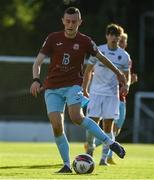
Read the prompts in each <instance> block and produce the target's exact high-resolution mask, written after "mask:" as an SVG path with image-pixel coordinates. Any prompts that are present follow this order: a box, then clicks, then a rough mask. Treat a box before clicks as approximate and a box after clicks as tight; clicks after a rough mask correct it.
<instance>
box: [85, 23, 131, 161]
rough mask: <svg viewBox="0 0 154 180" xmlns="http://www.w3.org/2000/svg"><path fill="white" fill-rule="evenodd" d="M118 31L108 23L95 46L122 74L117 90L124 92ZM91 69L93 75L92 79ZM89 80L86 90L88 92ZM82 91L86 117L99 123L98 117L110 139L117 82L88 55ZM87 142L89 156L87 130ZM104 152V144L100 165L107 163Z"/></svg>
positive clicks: (125, 57) (124, 58)
mask: <svg viewBox="0 0 154 180" xmlns="http://www.w3.org/2000/svg"><path fill="white" fill-rule="evenodd" d="M122 33H123V28H122V27H121V26H118V25H117V24H109V25H108V26H107V27H106V39H107V44H103V45H100V46H99V47H98V48H99V50H100V51H101V52H102V53H103V54H104V55H105V56H107V57H108V58H109V59H110V60H111V61H112V63H113V64H114V65H115V66H116V67H118V68H119V69H120V70H121V71H123V73H124V74H125V77H126V79H127V84H126V85H125V86H122V88H121V93H122V94H123V95H126V94H127V93H128V91H129V85H130V68H129V65H130V57H129V54H128V53H127V52H126V51H125V50H123V49H121V48H120V47H119V46H118V43H119V40H120V36H121V34H122ZM93 71H94V75H93V78H92V73H93ZM91 78H92V81H91ZM90 82H91V85H90V93H88V89H89V84H90ZM83 92H84V95H85V96H87V97H88V96H89V100H90V101H89V104H88V107H87V116H88V117H90V118H92V119H93V120H94V121H95V122H96V123H99V121H100V119H102V118H103V130H104V131H105V132H106V134H107V135H108V136H109V137H110V138H111V139H113V140H114V139H115V138H114V134H113V124H114V119H117V118H118V117H119V116H118V115H119V83H118V81H117V78H116V76H115V75H114V74H113V73H112V72H111V71H110V70H109V69H108V68H107V67H106V66H105V65H103V64H102V63H100V62H99V61H98V60H97V58H94V57H92V56H91V57H90V59H89V60H88V65H87V67H86V70H85V73H84V81H83ZM87 143H88V146H87V151H86V153H88V154H90V155H93V150H94V136H93V135H92V134H90V133H89V132H87ZM108 152H109V148H108V147H107V146H106V145H104V146H103V157H102V158H101V161H100V165H107V162H106V161H107V155H108Z"/></svg>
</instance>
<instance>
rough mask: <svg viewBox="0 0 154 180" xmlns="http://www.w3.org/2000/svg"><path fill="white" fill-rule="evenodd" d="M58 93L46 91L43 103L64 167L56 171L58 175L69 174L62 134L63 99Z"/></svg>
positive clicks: (68, 162) (67, 153) (63, 133)
mask: <svg viewBox="0 0 154 180" xmlns="http://www.w3.org/2000/svg"><path fill="white" fill-rule="evenodd" d="M58 93H59V92H58V91H56V90H46V91H45V102H46V106H47V112H48V117H49V120H50V122H51V125H52V128H53V132H54V136H55V142H56V145H57V147H58V150H59V153H60V155H61V158H62V160H63V163H64V166H63V167H62V169H60V171H58V173H71V172H72V170H71V168H70V157H69V143H68V140H67V137H66V135H65V132H64V118H63V111H64V104H65V99H64V98H63V97H62V96H61V94H58Z"/></svg>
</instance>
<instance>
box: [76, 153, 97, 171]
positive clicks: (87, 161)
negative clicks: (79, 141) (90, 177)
mask: <svg viewBox="0 0 154 180" xmlns="http://www.w3.org/2000/svg"><path fill="white" fill-rule="evenodd" d="M94 168H95V163H94V160H93V158H92V157H91V156H90V155H89V154H80V155H78V156H76V157H75V159H74V161H73V169H74V171H75V172H76V173H77V174H89V173H92V172H93V170H94Z"/></svg>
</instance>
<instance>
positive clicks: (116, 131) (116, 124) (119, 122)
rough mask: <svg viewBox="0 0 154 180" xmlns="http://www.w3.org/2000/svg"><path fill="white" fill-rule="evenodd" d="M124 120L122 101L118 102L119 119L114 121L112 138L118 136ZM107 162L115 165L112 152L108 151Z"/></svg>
mask: <svg viewBox="0 0 154 180" xmlns="http://www.w3.org/2000/svg"><path fill="white" fill-rule="evenodd" d="M125 119H126V102H124V101H120V105H119V118H118V119H115V120H114V127H113V133H114V136H115V137H116V136H118V135H119V133H120V132H121V128H122V126H123V124H124V121H125ZM107 162H108V163H109V164H112V165H115V164H116V163H115V161H114V159H113V152H112V151H110V153H109V155H108V159H107Z"/></svg>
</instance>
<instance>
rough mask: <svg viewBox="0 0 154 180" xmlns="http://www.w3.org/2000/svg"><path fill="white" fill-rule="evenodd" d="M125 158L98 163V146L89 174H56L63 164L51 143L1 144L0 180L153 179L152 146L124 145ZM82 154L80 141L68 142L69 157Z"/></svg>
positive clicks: (153, 155)
mask: <svg viewBox="0 0 154 180" xmlns="http://www.w3.org/2000/svg"><path fill="white" fill-rule="evenodd" d="M124 147H125V149H126V152H127V154H126V157H125V158H124V159H119V158H118V157H117V156H116V155H114V159H115V161H116V162H117V165H111V166H108V167H104V166H99V165H98V163H99V160H100V155H101V147H98V148H97V149H96V150H95V152H94V159H95V163H96V167H95V169H94V171H93V173H92V174H86V175H85V174H84V175H77V174H76V173H75V172H73V174H56V173H55V172H56V171H58V170H59V169H60V168H61V167H62V160H61V158H60V155H59V153H58V150H57V147H56V145H55V144H52V143H8V142H1V143H0V179H11V180H13V179H74V180H75V179H92V180H94V179H154V145H152V144H151V145H150V144H146V145H145V144H124ZM81 153H84V149H83V144H82V143H71V144H70V155H71V160H73V157H75V156H76V155H78V154H81Z"/></svg>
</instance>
